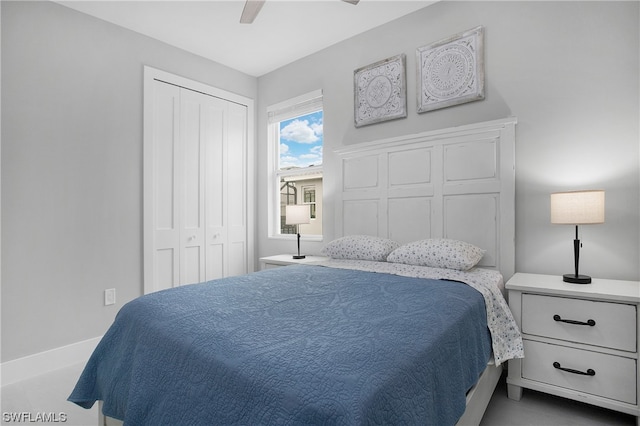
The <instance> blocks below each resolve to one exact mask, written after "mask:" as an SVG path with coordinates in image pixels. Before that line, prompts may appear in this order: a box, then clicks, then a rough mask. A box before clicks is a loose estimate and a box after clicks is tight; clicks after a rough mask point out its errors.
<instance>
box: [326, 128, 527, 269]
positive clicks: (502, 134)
mask: <svg viewBox="0 0 640 426" xmlns="http://www.w3.org/2000/svg"><path fill="white" fill-rule="evenodd" d="M516 122H517V120H516V119H515V118H513V117H512V118H508V119H504V120H496V121H488V122H484V123H477V124H471V125H467V126H461V127H454V128H450V129H442V130H435V131H430V132H425V133H420V134H415V135H408V136H401V137H396V138H391V139H384V140H378V141H373V142H366V143H361V144H357V145H350V146H347V147H344V148H341V149H339V150H338V151H336V153H337V155H338V157H339V159H340V164H341V165H340V170H341V176H340V180H341V182H340V185H341V188H342V190H341V191H340V192H339V194H338V202H337V203H336V210H337V211H336V226H337V227H336V231H337V232H338V234H339V235H360V234H362V235H376V236H380V237H386V238H390V239H392V240H395V241H398V242H400V243H407V242H411V241H416V240H421V239H425V238H452V239H457V240H462V241H467V242H469V243H472V244H475V245H477V246H478V247H481V248H483V249H485V250H486V254H485V255H484V257H483V259H482V260H481V262H480V266H482V267H487V268H494V269H497V270H499V271H500V272H501V273H502V275H503V276H504V279H505V281H506V280H508V279H509V278H510V277H511V276H512V275H513V273H514V270H515V155H514V153H515V125H516Z"/></svg>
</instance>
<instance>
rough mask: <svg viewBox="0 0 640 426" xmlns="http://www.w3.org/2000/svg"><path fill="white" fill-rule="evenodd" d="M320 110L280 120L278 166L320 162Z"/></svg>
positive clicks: (306, 165) (306, 164)
mask: <svg viewBox="0 0 640 426" xmlns="http://www.w3.org/2000/svg"><path fill="white" fill-rule="evenodd" d="M322 119H323V117H322V111H318V112H314V113H311V114H308V115H303V116H300V117H296V118H292V119H290V120H286V121H282V122H280V168H281V169H283V168H287V167H308V166H310V165H316V166H318V165H320V164H322V143H323V141H324V137H323V133H322Z"/></svg>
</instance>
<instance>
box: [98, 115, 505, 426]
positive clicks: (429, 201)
mask: <svg viewBox="0 0 640 426" xmlns="http://www.w3.org/2000/svg"><path fill="white" fill-rule="evenodd" d="M516 122H517V121H516V119H515V118H508V119H504V120H495V121H488V122H483V123H477V124H471V125H467V126H461V127H455V128H450V129H443V130H436V131H431V132H425V133H420V134H414V135H408V136H401V137H396V138H391V139H384V140H377V141H373V142H366V143H361V144H356V145H350V146H346V147H344V148H342V149H340V150H338V151H336V154H337V156H338V159H339V166H338V167H339V173H338V177H339V178H338V180H339V183H338V185H339V186H338V188H340V189H339V191H337V200H336V209H335V211H336V217H335V221H336V233H337V235H357V234H362V235H376V236H380V237H386V238H391V239H393V240H395V241H398V242H400V243H406V242H411V241H416V240H419V239H424V238H453V239H460V240H464V241H467V242H469V243H472V244H475V245H477V246H478V247H482V248H484V249H485V250H486V253H485V255H484V257H483V259H482V261H481V262H480V266H482V267H485V268H491V269H497V270H499V271H500V272H501V273H502V275H503V277H504V281H505V282H506V281H507V280H508V279H509V278H510V277H511V276H512V275H513V273H514V270H515V254H514V252H515V125H516ZM501 374H502V366H498V367H496V366H495V363H494V362H493V360H491V361H490V362H489V364H488V365H487V368H486V369H485V370H484V372H483V373H482V375H481V376H480V379H479V380H478V382H477V383H476V385H475V386H474V387H473V388H472V389H471V390H470V391H469V392H468V393H467V409H466V411H465V413H464V414H463V415H462V417H461V418H460V420H459V421H458V423H457V424H458V425H477V424H479V423H480V420H481V419H482V416H483V415H484V412H485V410H486V407H487V405H488V404H489V401H490V400H491V396H492V395H493V391H494V390H495V387H496V384H497V383H498V380H499V379H500V376H501ZM98 412H99V424H100V425H105V426H106V425H109V426H114V425H122V422H120V421H118V420H115V419H112V418H108V417H105V416H103V415H102V401H100V403H99V408H98Z"/></svg>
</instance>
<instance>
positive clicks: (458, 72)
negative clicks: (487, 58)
mask: <svg viewBox="0 0 640 426" xmlns="http://www.w3.org/2000/svg"><path fill="white" fill-rule="evenodd" d="M416 68H417V85H416V87H417V88H418V93H417V102H418V113H423V112H427V111H432V110H435V109H440V108H446V107H449V106H453V105H459V104H462V103H466V102H472V101H478V100H481V99H484V28H483V27H482V26H479V27H476V28H473V29H471V30H468V31H464V32H462V33H459V34H456V35H454V36H452V37H449V38H446V39H444V40H440V41H437V42H435V43H431V44H429V45H427V46H423V47H419V48H418V49H417V50H416Z"/></svg>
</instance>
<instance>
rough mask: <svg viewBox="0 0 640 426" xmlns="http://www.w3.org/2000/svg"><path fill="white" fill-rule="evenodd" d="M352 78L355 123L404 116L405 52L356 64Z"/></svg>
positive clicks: (405, 92) (359, 123)
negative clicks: (375, 60) (379, 59)
mask: <svg viewBox="0 0 640 426" xmlns="http://www.w3.org/2000/svg"><path fill="white" fill-rule="evenodd" d="M353 81H354V122H355V126H356V127H361V126H366V125H369V124H374V123H380V122H383V121H387V120H395V119H398V118H405V117H406V116H407V84H406V55H405V54H400V55H397V56H393V57H391V58H387V59H384V60H382V61H378V62H376V63H373V64H371V65H367V66H365V67H362V68H358V69H357V70H355V71H354V73H353Z"/></svg>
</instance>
